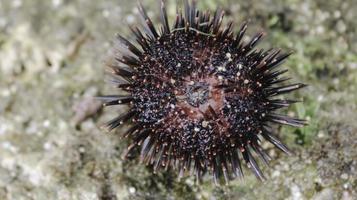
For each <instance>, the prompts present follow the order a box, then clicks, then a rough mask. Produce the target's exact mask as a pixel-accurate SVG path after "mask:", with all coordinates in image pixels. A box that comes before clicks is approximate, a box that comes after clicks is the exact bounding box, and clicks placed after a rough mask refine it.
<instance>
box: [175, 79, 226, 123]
mask: <svg viewBox="0 0 357 200" xmlns="http://www.w3.org/2000/svg"><path fill="white" fill-rule="evenodd" d="M218 85H219V80H218V78H217V77H216V76H215V75H210V76H205V77H202V78H193V77H192V76H190V77H188V78H186V81H185V82H184V83H183V86H182V87H181V88H180V89H179V90H177V91H176V99H177V101H178V102H177V104H178V107H179V108H180V109H181V110H183V111H184V112H185V114H186V115H187V116H188V117H189V118H191V119H193V120H201V119H204V118H207V116H208V115H210V114H215V113H219V112H221V110H222V108H223V105H224V92H223V91H222V90H221V89H219V88H218Z"/></svg>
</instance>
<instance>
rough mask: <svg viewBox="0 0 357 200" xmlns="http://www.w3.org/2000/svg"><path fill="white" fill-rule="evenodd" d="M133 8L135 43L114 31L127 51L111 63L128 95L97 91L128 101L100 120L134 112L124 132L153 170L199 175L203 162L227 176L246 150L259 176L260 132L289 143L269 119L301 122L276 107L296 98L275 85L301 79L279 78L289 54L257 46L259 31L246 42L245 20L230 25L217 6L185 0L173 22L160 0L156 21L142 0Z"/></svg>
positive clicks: (236, 170) (237, 172) (112, 124)
mask: <svg viewBox="0 0 357 200" xmlns="http://www.w3.org/2000/svg"><path fill="white" fill-rule="evenodd" d="M139 12H140V15H141V17H142V18H143V25H144V26H143V31H142V30H140V29H139V28H136V27H135V28H131V30H132V33H133V36H134V37H135V40H136V42H137V43H138V45H139V46H140V47H137V46H136V45H134V44H133V43H131V42H129V41H128V40H127V39H125V38H123V37H122V36H118V37H117V39H118V41H119V42H120V43H121V45H122V46H124V47H125V51H123V52H121V54H120V55H119V56H118V55H115V56H114V60H115V62H112V63H111V64H109V66H108V67H109V69H110V72H112V77H113V79H112V82H113V83H114V84H115V86H116V87H118V88H119V89H120V90H122V93H123V91H124V92H126V93H127V95H124V96H122V95H112V96H103V97H99V98H100V99H101V100H103V101H104V105H105V106H112V105H119V104H130V110H129V111H128V112H127V113H125V114H122V115H120V116H118V117H116V118H115V119H113V120H111V121H109V122H108V123H107V124H106V127H107V129H108V130H109V131H110V130H113V129H115V128H117V127H119V126H120V125H121V124H123V123H126V122H129V121H131V122H132V123H131V124H132V126H131V127H130V128H129V130H128V131H127V132H126V133H125V134H124V136H125V137H129V138H131V140H130V141H131V142H132V144H131V145H130V146H129V147H128V152H130V150H132V149H135V147H137V146H141V152H140V158H141V160H142V161H143V162H144V163H146V164H148V165H151V166H153V168H154V170H155V171H156V170H158V169H169V168H174V169H177V170H178V171H179V174H180V176H182V175H183V174H184V173H185V172H187V171H191V172H193V173H194V174H195V175H196V177H197V178H198V179H201V177H202V175H204V174H205V173H206V172H208V173H210V174H212V175H213V178H214V180H215V181H218V180H219V179H220V177H222V176H223V177H224V179H225V180H229V179H231V178H234V177H242V176H243V172H242V168H241V160H243V161H244V162H245V163H246V164H247V166H248V167H249V168H251V169H252V171H253V172H254V174H255V175H256V176H257V177H258V178H259V179H264V175H263V174H262V172H261V170H260V169H259V166H258V164H257V162H256V161H255V157H260V158H261V159H262V160H263V161H264V162H268V161H269V160H270V158H269V156H268V155H267V154H266V153H265V152H264V150H263V149H262V147H261V146H260V141H261V139H262V138H264V139H265V140H267V141H269V142H271V143H272V144H274V145H275V146H276V147H277V148H279V149H280V150H282V151H284V152H286V153H289V150H288V149H287V148H286V146H285V145H283V144H282V143H281V142H280V141H279V140H278V139H277V138H276V137H275V136H274V135H273V134H272V131H271V128H270V125H269V124H270V122H273V123H278V124H284V125H291V126H296V127H301V126H303V125H304V124H305V121H304V120H300V119H295V118H292V117H288V116H285V115H281V114H277V113H276V112H275V111H276V110H277V109H280V108H284V107H287V106H289V105H290V104H292V103H295V102H296V101H293V100H284V99H280V98H279V95H281V94H284V93H288V92H291V91H294V90H297V89H299V88H302V87H304V86H305V85H304V84H300V83H297V84H290V85H282V84H281V83H282V82H285V81H287V80H288V79H287V78H281V77H280V75H282V74H284V73H285V72H286V71H287V70H278V69H277V67H278V66H279V65H280V64H282V63H283V61H284V60H285V59H286V58H287V57H288V56H289V55H290V54H289V53H287V54H285V53H281V52H280V50H274V49H270V50H267V51H264V50H255V49H254V47H255V46H256V45H257V44H258V42H259V41H260V40H261V38H262V37H263V35H264V34H263V33H258V34H257V35H255V36H254V37H253V38H252V39H251V40H250V41H249V42H246V43H245V42H243V41H242V38H243V35H244V33H245V32H246V29H247V24H246V23H244V24H243V25H242V26H241V28H240V31H239V32H238V34H237V35H234V33H233V31H232V29H233V26H232V24H233V23H232V22H230V23H228V25H227V26H226V27H222V26H221V24H222V19H223V14H224V12H223V11H220V10H217V11H216V12H215V13H214V14H213V15H212V16H211V14H210V13H209V12H201V11H199V10H197V9H196V4H195V1H193V2H192V3H191V4H190V3H189V2H188V0H186V1H185V6H184V14H182V12H181V11H179V10H178V11H177V15H176V19H175V22H174V24H173V27H172V28H170V26H169V21H168V17H167V14H166V9H165V4H164V2H163V1H161V23H162V26H161V27H160V29H159V30H158V29H156V28H155V27H154V25H153V22H152V20H151V19H150V18H149V17H148V15H147V13H146V11H145V10H144V8H143V7H142V6H141V5H139Z"/></svg>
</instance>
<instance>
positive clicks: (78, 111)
mask: <svg viewBox="0 0 357 200" xmlns="http://www.w3.org/2000/svg"><path fill="white" fill-rule="evenodd" d="M155 2H156V0H148V1H145V2H144V5H146V7H148V10H150V12H149V15H151V16H156V15H157V13H158V12H157V6H158V4H157V3H155ZM216 6H220V7H222V8H224V9H225V10H226V15H227V19H234V20H235V22H236V25H237V28H238V27H239V24H240V23H241V22H242V21H243V20H247V19H249V20H250V24H251V25H250V29H249V32H250V33H254V32H255V31H259V30H261V29H263V30H265V31H266V32H267V33H268V36H267V38H266V40H265V42H263V44H262V45H261V47H268V46H276V47H281V48H283V49H284V50H293V51H294V52H295V54H294V55H293V56H292V57H291V58H290V60H289V61H288V62H287V63H286V64H285V66H286V67H288V68H289V71H290V75H291V77H294V80H297V81H301V82H304V83H307V84H309V85H310V86H309V87H308V88H306V89H304V90H302V91H299V92H298V93H296V94H294V95H295V97H298V98H300V97H303V100H304V103H303V104H297V105H296V106H293V107H291V108H290V109H289V110H288V113H289V114H291V115H294V114H295V115H297V116H299V117H301V118H305V119H307V120H308V121H309V126H307V127H305V128H303V129H299V130H297V129H293V128H285V127H282V128H280V127H276V128H277V129H278V132H279V133H280V137H281V138H283V141H285V142H286V143H287V144H288V146H289V147H291V149H293V151H294V152H295V155H293V156H290V157H288V156H286V155H284V154H282V153H281V152H279V151H277V150H276V149H274V148H273V147H272V146H270V145H268V144H264V145H265V148H266V149H268V150H269V154H270V155H271V156H272V157H273V158H274V161H273V162H271V164H270V167H265V168H264V172H265V174H266V176H267V177H268V180H267V181H266V182H264V183H261V182H259V181H258V180H256V178H255V177H254V176H253V175H251V173H250V172H249V171H248V170H247V169H245V178H244V180H235V181H232V182H231V183H229V184H228V185H225V186H215V185H214V184H213V183H212V182H211V179H210V177H206V179H205V180H204V182H203V183H202V184H197V183H196V181H195V180H194V178H192V177H187V178H185V179H183V180H181V181H178V180H177V177H176V173H175V172H160V173H157V174H153V173H152V171H151V170H150V168H147V167H145V166H143V165H141V164H139V163H138V160H136V159H132V160H127V161H124V160H122V158H121V154H122V153H123V152H124V150H125V143H126V141H125V140H122V139H120V138H119V134H120V131H121V130H119V131H118V132H117V133H105V131H103V130H101V129H100V125H101V124H103V122H105V121H107V120H108V119H110V118H112V117H113V116H114V115H115V114H116V113H117V112H125V110H126V109H127V108H126V107H125V106H123V107H120V108H117V110H106V111H105V112H101V111H100V110H101V106H100V104H99V103H98V102H96V101H95V100H93V99H92V97H93V96H95V95H100V94H108V93H109V91H113V88H110V87H109V86H107V85H106V84H105V83H104V81H103V80H104V68H103V66H104V62H103V61H104V60H105V56H106V55H108V52H109V50H110V49H111V46H112V41H113V39H114V35H115V33H117V32H120V33H121V34H123V35H129V33H128V30H129V29H128V28H127V26H128V25H132V24H135V23H137V22H138V20H137V18H136V15H135V13H137V10H136V8H135V1H128V0H119V1H118V0H116V1H114V0H105V1H87V0H72V1H69V0H31V1H25V0H12V1H10V0H0V199H9V200H10V199H16V200H18V199H35V200H41V199H63V200H65V199H66V200H67V199H84V200H90V199H103V200H104V199H105V200H107V199H110V200H115V199H209V200H214V199H292V200H295V199H316V200H318V199H321V200H326V199H345V200H349V199H351V200H352V199H356V198H357V190H356V188H357V142H356V141H357V125H356V123H355V122H356V120H357V113H356V110H357V88H356V87H357V56H356V55H357V37H356V31H357V21H356V20H355V19H356V17H357V13H356V12H355V11H356V9H357V4H356V2H355V1H354V0H346V1H343V2H341V1H339V0H331V1H324V0H316V1H308V0H303V1H295V0H287V1H283V0H264V1H258V0H253V1H243V0H239V1H236V0H219V1H213V0H208V1H199V7H200V8H208V9H211V10H212V9H214V8H215V7H216ZM168 10H169V12H170V16H172V17H173V15H174V11H175V6H174V1H169V9H168ZM155 19H157V18H155ZM125 128H127V127H124V129H125Z"/></svg>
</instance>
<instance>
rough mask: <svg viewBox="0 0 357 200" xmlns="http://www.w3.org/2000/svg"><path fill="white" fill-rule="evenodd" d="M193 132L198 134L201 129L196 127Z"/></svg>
mask: <svg viewBox="0 0 357 200" xmlns="http://www.w3.org/2000/svg"><path fill="white" fill-rule="evenodd" d="M193 130H194V131H195V132H198V131H200V130H201V129H200V128H198V127H195V128H194V129H193Z"/></svg>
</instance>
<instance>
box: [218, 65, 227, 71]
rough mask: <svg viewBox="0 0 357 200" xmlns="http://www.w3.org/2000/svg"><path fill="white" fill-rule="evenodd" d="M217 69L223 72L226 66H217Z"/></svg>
mask: <svg viewBox="0 0 357 200" xmlns="http://www.w3.org/2000/svg"><path fill="white" fill-rule="evenodd" d="M217 69H218V71H223V72H225V71H226V68H225V67H223V66H219V67H218V68H217Z"/></svg>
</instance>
